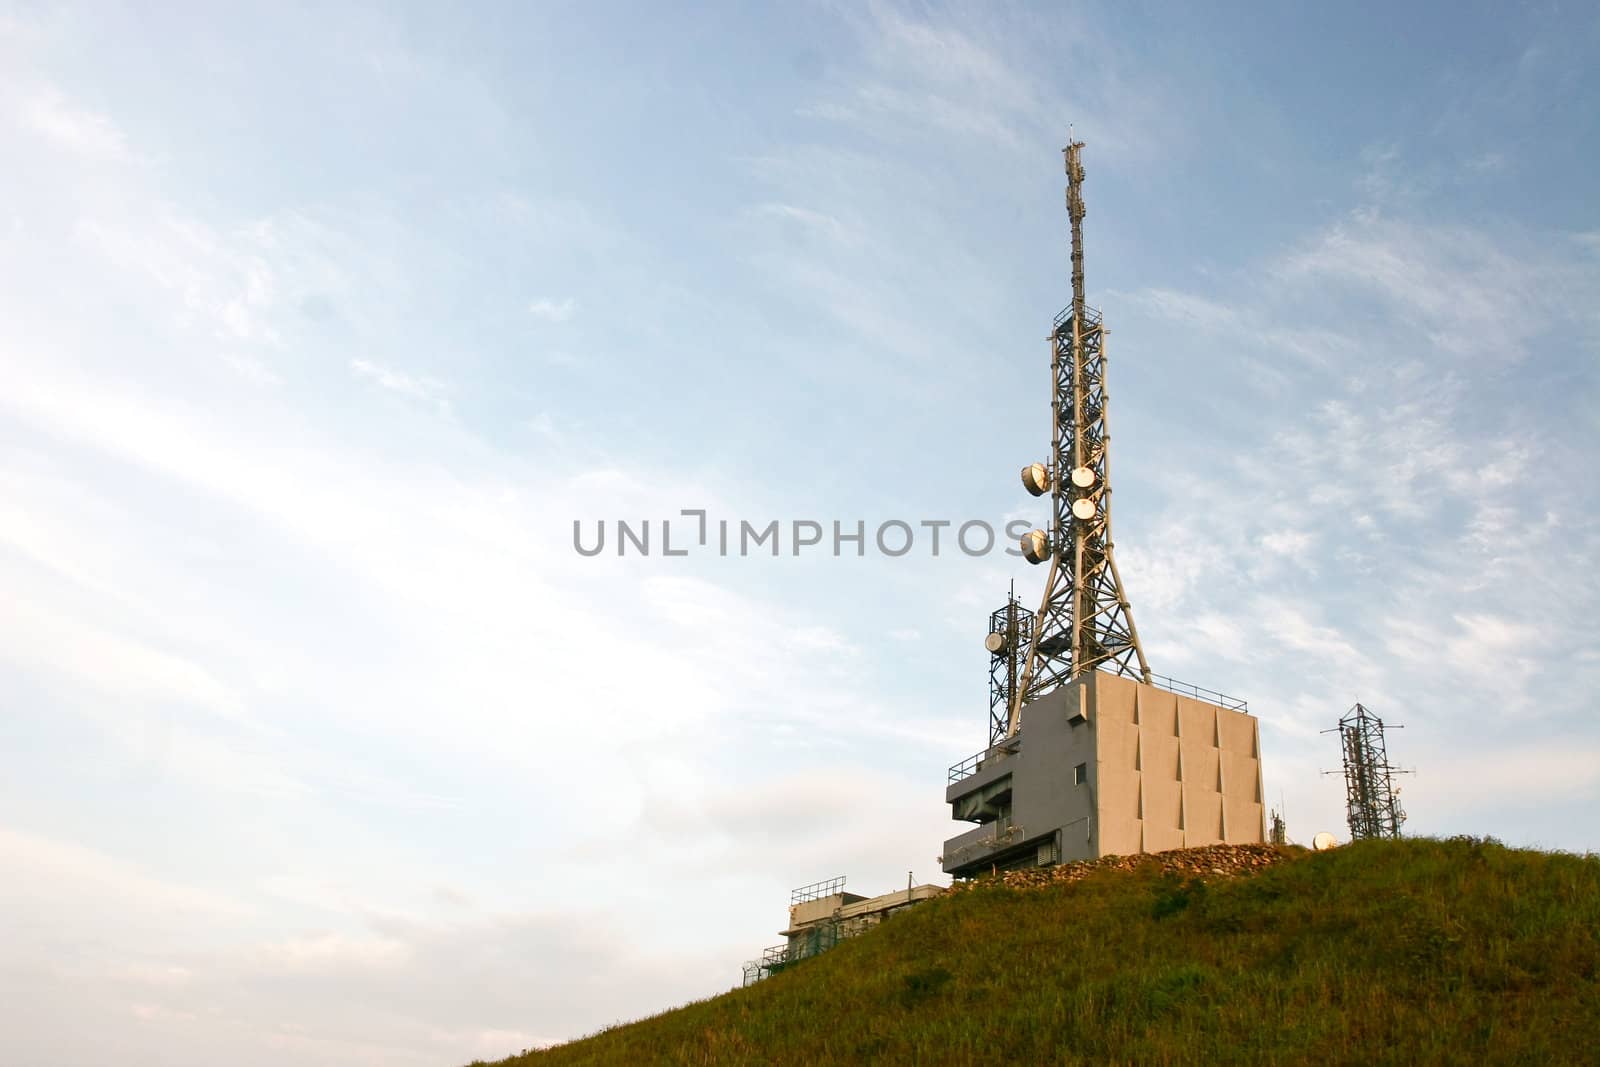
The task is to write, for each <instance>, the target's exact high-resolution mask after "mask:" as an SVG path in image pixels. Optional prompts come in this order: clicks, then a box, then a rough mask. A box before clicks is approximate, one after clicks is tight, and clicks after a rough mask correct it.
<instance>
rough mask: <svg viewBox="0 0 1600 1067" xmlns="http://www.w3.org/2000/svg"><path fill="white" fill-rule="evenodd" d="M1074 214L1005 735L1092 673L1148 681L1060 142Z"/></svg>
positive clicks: (1101, 370)
mask: <svg viewBox="0 0 1600 1067" xmlns="http://www.w3.org/2000/svg"><path fill="white" fill-rule="evenodd" d="M1062 152H1063V154H1064V155H1065V156H1066V168H1067V218H1068V219H1069V220H1070V222H1071V224H1072V304H1071V306H1069V307H1067V308H1065V309H1063V310H1062V312H1061V313H1060V314H1059V315H1057V316H1056V317H1055V322H1054V325H1053V328H1052V329H1051V332H1050V338H1049V340H1050V462H1049V464H1048V465H1046V464H1043V463H1035V464H1033V465H1031V466H1029V467H1026V468H1024V469H1023V471H1022V484H1023V485H1024V487H1026V488H1027V490H1028V492H1030V493H1032V494H1033V495H1034V496H1043V495H1044V494H1045V493H1049V494H1050V496H1051V501H1052V503H1053V505H1054V515H1053V521H1052V523H1051V527H1050V530H1049V532H1048V533H1046V532H1045V531H1043V530H1033V531H1031V532H1030V533H1028V534H1027V536H1025V537H1024V538H1023V539H1022V550H1023V555H1024V556H1025V557H1027V559H1028V560H1029V562H1031V563H1043V562H1045V561H1046V560H1048V561H1049V563H1050V570H1049V573H1048V575H1047V576H1046V578H1045V590H1044V598H1043V600H1042V601H1041V602H1040V605H1039V612H1038V614H1037V615H1036V616H1035V619H1034V626H1033V634H1032V640H1031V641H1030V642H1029V645H1028V650H1027V655H1026V658H1025V661H1024V666H1023V672H1022V678H1021V680H1020V682H1019V683H1018V684H1017V685H1016V686H1015V687H1014V691H1013V692H1012V693H1011V706H1010V709H1009V715H1008V722H1007V727H1006V733H1007V734H1008V735H1009V734H1012V733H1015V732H1016V730H1017V728H1018V726H1019V725H1020V722H1021V712H1022V705H1023V703H1024V702H1026V701H1028V700H1032V699H1033V698H1034V697H1037V696H1040V695H1042V694H1044V693H1045V692H1048V691H1049V690H1051V689H1054V688H1055V687H1056V686H1059V685H1061V684H1063V683H1064V682H1067V681H1070V680H1071V679H1073V678H1076V677H1078V676H1079V675H1082V674H1087V673H1088V672H1089V671H1094V670H1106V671H1111V672H1113V673H1116V674H1125V675H1127V676H1129V677H1131V678H1135V679H1138V680H1139V681H1141V682H1149V681H1150V667H1149V665H1148V664H1147V663H1146V662H1145V658H1144V649H1143V648H1141V647H1140V645H1139V632H1138V631H1137V630H1136V629H1135V628H1134V625H1133V611H1132V609H1130V608H1129V606H1128V598H1127V596H1126V595H1125V594H1124V593H1123V590H1122V579H1121V577H1120V576H1119V575H1118V574H1117V563H1116V558H1115V556H1114V555H1113V554H1112V542H1111V466H1110V462H1109V459H1108V456H1107V453H1108V450H1109V446H1110V443H1111V434H1110V432H1109V430H1108V429H1107V425H1106V401H1107V396H1106V354H1105V336H1106V330H1105V327H1104V326H1103V325H1102V324H1101V321H1100V313H1099V312H1098V311H1096V310H1094V309H1093V308H1091V307H1089V306H1088V304H1087V303H1086V302H1085V300H1084V289H1083V216H1084V208H1083V158H1082V157H1083V142H1081V141H1074V142H1072V143H1071V144H1069V145H1068V146H1067V147H1066V148H1064V149H1062Z"/></svg>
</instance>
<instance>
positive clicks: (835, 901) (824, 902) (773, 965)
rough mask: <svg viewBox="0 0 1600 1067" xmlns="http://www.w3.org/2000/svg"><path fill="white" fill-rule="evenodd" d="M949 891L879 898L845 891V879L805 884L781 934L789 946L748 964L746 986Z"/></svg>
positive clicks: (927, 888) (792, 899)
mask: <svg viewBox="0 0 1600 1067" xmlns="http://www.w3.org/2000/svg"><path fill="white" fill-rule="evenodd" d="M942 892H944V889H943V887H941V886H936V885H918V886H913V885H911V884H910V882H909V880H908V881H907V884H906V887H905V888H904V889H897V890H895V891H894V892H893V893H884V894H882V895H881V896H876V897H863V896H860V895H858V894H856V893H846V892H845V891H844V879H843V878H830V879H828V880H827V881H825V882H817V883H814V884H812V885H808V886H802V887H801V888H799V889H796V890H795V891H794V892H792V893H791V894H790V895H789V925H788V926H787V927H786V928H784V929H783V930H781V931H779V932H780V933H781V934H783V939H784V940H783V944H781V945H774V946H772V947H771V948H769V949H767V950H766V951H765V952H763V953H762V954H761V958H760V959H759V960H751V961H750V962H749V963H746V964H745V965H744V984H745V985H749V984H750V983H751V982H755V981H759V980H760V979H762V978H765V977H767V976H768V975H770V974H772V973H774V972H776V971H780V970H782V969H783V968H784V967H786V966H788V965H789V964H791V963H798V962H799V961H800V960H803V959H809V958H810V957H812V956H815V955H817V954H818V953H820V952H826V951H827V950H828V949H830V948H832V947H833V946H834V945H837V944H838V943H839V942H840V941H841V940H843V939H844V938H847V937H855V936H856V935H858V934H863V933H866V932H867V931H868V930H870V929H872V928H873V927H874V926H877V925H878V924H879V923H881V922H882V921H883V920H885V919H887V918H888V917H889V916H890V915H892V914H894V913H895V912H897V911H899V910H901V909H902V908H908V907H910V906H911V905H913V904H920V903H921V902H922V901H924V900H927V899H929V898H930V897H936V896H938V895H939V894H940V893H942Z"/></svg>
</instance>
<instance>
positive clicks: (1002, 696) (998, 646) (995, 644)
mask: <svg viewBox="0 0 1600 1067" xmlns="http://www.w3.org/2000/svg"><path fill="white" fill-rule="evenodd" d="M1032 642H1033V615H1032V614H1031V613H1029V612H1028V611H1026V610H1024V609H1023V607H1022V602H1021V601H1019V600H1018V599H1017V597H1016V594H1015V593H1014V592H1013V593H1011V594H1010V595H1009V596H1007V597H1006V603H1005V607H1002V608H999V609H997V610H996V611H994V612H992V613H991V614H990V615H989V637H988V638H987V639H986V640H985V642H984V644H985V647H986V648H988V650H989V747H993V746H994V745H997V744H999V743H1000V742H1001V741H1003V740H1005V737H1006V726H1007V724H1008V723H1009V722H1010V717H1011V703H1012V697H1013V696H1014V695H1015V694H1016V692H1017V683H1018V682H1019V681H1020V680H1021V676H1022V670H1023V661H1024V659H1025V657H1026V656H1027V653H1028V646H1029V645H1030V644H1032Z"/></svg>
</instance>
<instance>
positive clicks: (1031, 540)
mask: <svg viewBox="0 0 1600 1067" xmlns="http://www.w3.org/2000/svg"><path fill="white" fill-rule="evenodd" d="M1022 558H1023V559H1025V560H1027V561H1028V562H1029V563H1043V562H1044V561H1045V560H1047V559H1049V558H1050V538H1048V537H1046V536H1045V532H1044V531H1043V530H1029V531H1028V532H1027V533H1025V534H1023V535H1022Z"/></svg>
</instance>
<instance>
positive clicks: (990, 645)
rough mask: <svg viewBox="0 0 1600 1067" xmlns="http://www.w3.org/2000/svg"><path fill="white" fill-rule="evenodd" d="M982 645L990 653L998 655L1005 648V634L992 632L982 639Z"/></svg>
mask: <svg viewBox="0 0 1600 1067" xmlns="http://www.w3.org/2000/svg"><path fill="white" fill-rule="evenodd" d="M983 647H984V648H987V649H988V650H989V654H990V655H994V656H998V655H1000V654H1001V653H1003V652H1004V651H1005V650H1006V635H1005V634H1002V633H993V634H990V635H989V636H988V637H985V638H984V639H983Z"/></svg>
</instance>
